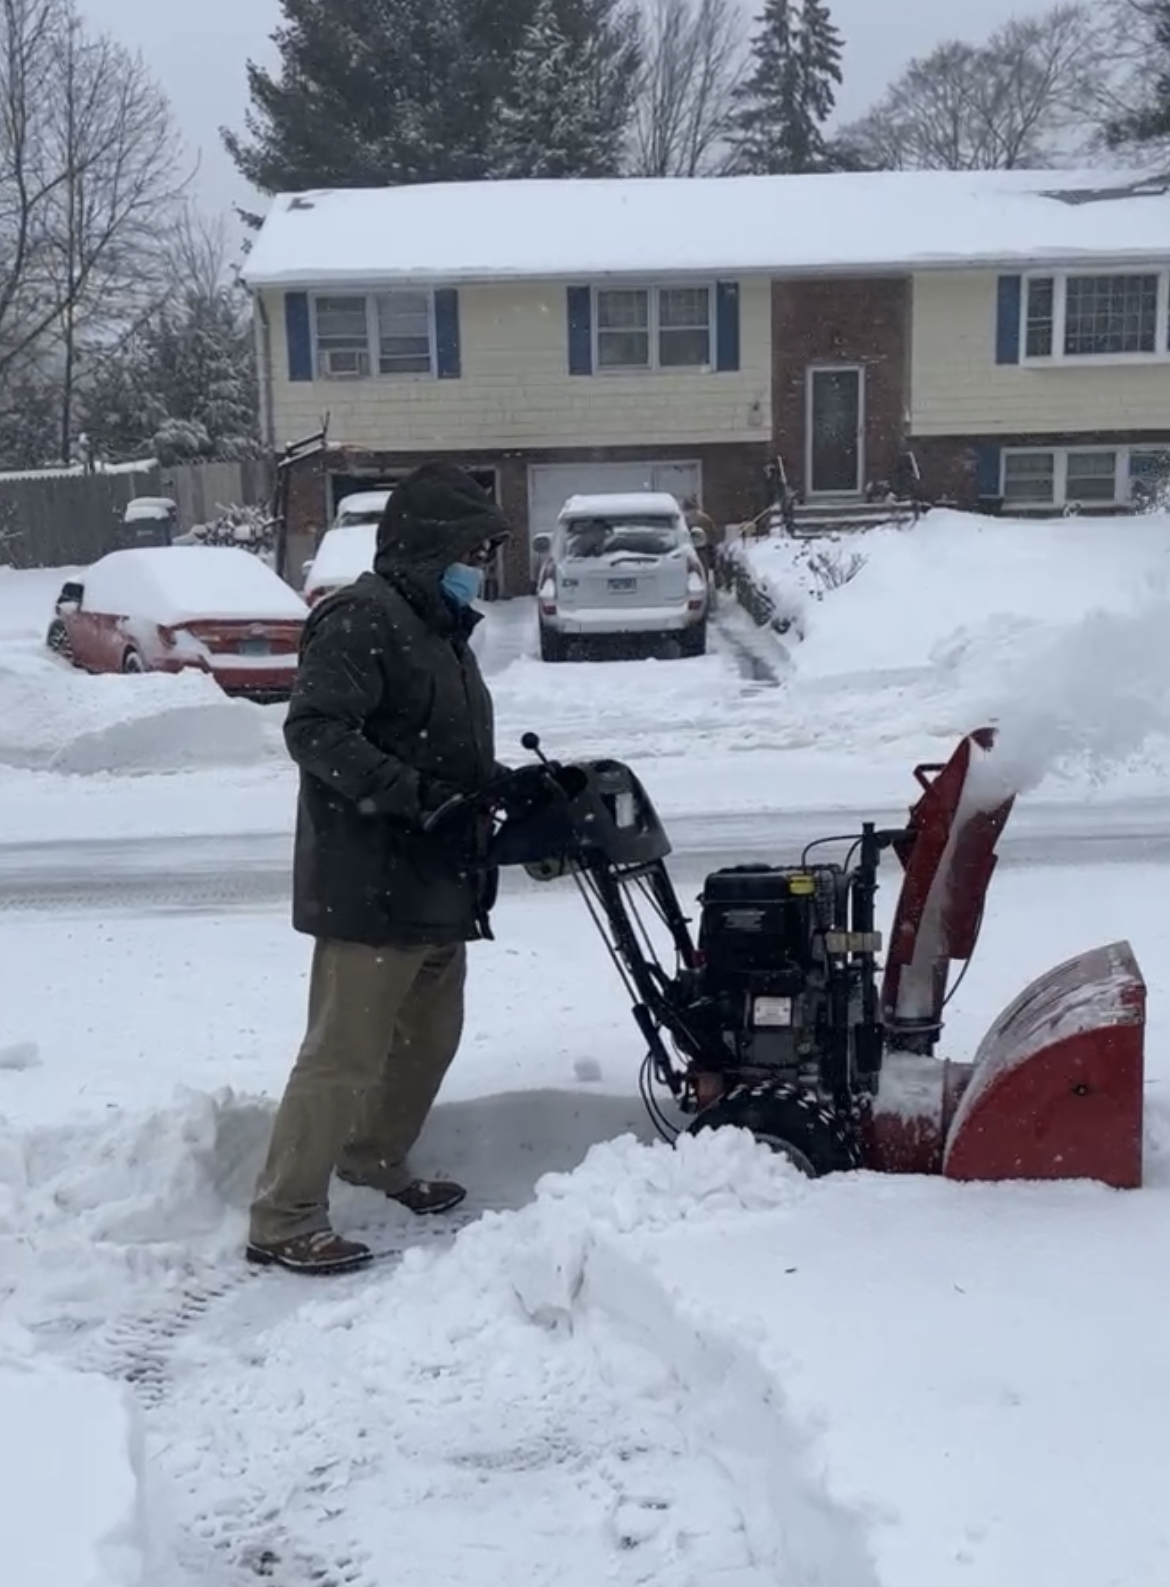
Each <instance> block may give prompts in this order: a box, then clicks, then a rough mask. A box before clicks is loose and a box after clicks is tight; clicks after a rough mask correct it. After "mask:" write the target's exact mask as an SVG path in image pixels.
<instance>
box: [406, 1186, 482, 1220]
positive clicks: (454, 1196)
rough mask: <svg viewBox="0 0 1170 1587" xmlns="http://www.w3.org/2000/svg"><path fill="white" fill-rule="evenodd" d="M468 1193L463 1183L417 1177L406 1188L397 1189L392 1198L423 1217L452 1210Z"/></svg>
mask: <svg viewBox="0 0 1170 1587" xmlns="http://www.w3.org/2000/svg"><path fill="white" fill-rule="evenodd" d="M466 1195H467V1192H466V1190H464V1188H463V1186H462V1185H456V1184H454V1183H453V1182H452V1181H451V1180H449V1179H416V1180H415V1181H414V1183H413V1184H411V1185H407V1187H406V1189H405V1190H399V1191H395V1192H394V1194H393V1195H391V1197H390V1200H391V1201H396V1202H398V1204H399V1205H400V1206H402V1207H406V1208H407V1210H408V1211H410V1212H414V1213H417V1214H418V1215H419V1217H420V1218H421V1217H426V1216H428V1215H432V1216H433V1215H434V1214H435V1213H437V1212H450V1211H451V1208H452V1207H457V1206H458V1205H459V1203H460V1202H461V1201H462V1200H463V1198H464V1197H465V1196H466Z"/></svg>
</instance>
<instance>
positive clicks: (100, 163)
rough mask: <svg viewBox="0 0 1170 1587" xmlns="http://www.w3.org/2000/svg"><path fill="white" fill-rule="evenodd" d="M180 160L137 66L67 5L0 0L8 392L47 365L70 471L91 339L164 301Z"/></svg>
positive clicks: (107, 335) (3, 359)
mask: <svg viewBox="0 0 1170 1587" xmlns="http://www.w3.org/2000/svg"><path fill="white" fill-rule="evenodd" d="M179 159H180V146H179V142H178V139H177V137H176V134H175V131H174V127H173V123H172V119H171V113H170V108H169V106H168V104H167V101H166V99H165V98H164V96H163V95H162V93H161V91H160V90H159V89H158V87H157V86H156V84H155V83H154V82H153V80H152V79H151V77H150V75H149V73H148V72H147V70H146V67H145V66H144V64H143V62H142V60H141V58H140V57H138V56H135V55H131V54H130V53H129V52H128V51H126V50H125V49H124V48H123V47H122V46H121V45H119V44H117V43H115V42H114V41H113V40H111V39H109V38H106V37H104V36H97V37H94V36H91V35H89V34H87V33H86V31H85V30H84V28H83V26H82V24H81V22H80V21H79V19H78V17H77V15H76V13H75V11H74V9H73V5H72V0H0V383H3V382H6V381H8V380H11V379H12V378H14V377H15V376H16V375H17V374H18V373H27V372H29V371H30V370H31V369H38V370H41V371H43V369H44V368H45V366H46V365H51V366H52V368H53V370H54V373H55V375H56V378H57V379H58V380H59V382H60V385H61V389H62V394H63V396H62V416H61V440H62V450H63V455H64V458H65V460H67V458H68V451H69V437H70V431H71V406H72V399H73V389H74V385H75V382H76V378H77V373H78V359H79V354H80V353H81V352H82V350H83V347H84V344H85V342H86V340H88V341H91V342H97V343H101V342H102V341H103V340H108V339H116V338H117V336H118V334H119V331H120V330H121V329H123V328H124V327H126V326H127V325H128V324H130V323H132V322H133V321H134V320H135V319H137V318H139V317H140V316H141V315H142V313H143V312H144V311H145V310H146V308H147V306H148V303H149V302H150V300H151V297H152V294H154V295H156V296H157V294H159V293H160V292H161V291H162V290H163V287H162V280H161V271H162V266H163V264H164V262H165V259H166V248H165V246H164V243H163V239H164V238H166V236H167V233H168V228H169V227H170V225H171V224H172V222H173V220H174V217H175V215H176V212H177V206H178V203H179V200H180V197H181V194H182V190H183V188H184V186H185V183H184V181H183V180H182V179H181V178H180V177H179V175H178V170H179Z"/></svg>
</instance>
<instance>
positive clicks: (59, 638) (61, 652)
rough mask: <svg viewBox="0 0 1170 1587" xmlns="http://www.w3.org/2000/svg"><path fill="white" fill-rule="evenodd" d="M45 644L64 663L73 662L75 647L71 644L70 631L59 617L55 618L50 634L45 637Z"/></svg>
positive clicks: (50, 627)
mask: <svg viewBox="0 0 1170 1587" xmlns="http://www.w3.org/2000/svg"><path fill="white" fill-rule="evenodd" d="M45 644H46V645H47V646H48V648H49V649H50V650H51V651H52V652H53V654H54V655H55V656H60V658H61V660H62V661H68V662H72V661H73V646H72V645H71V644H70V642H69V630H68V629H67V628H66V626H65V624H64V623H63V622H62V621H61V619H60V618H59V617H54V619H53V621H52V622H51V623H50V624H49V632H48V633H47V634H46V635H45Z"/></svg>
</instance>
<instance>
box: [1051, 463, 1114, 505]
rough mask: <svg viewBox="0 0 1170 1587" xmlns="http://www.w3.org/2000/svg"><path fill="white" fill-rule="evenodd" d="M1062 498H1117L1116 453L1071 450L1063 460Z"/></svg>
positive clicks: (1112, 499) (1107, 499)
mask: <svg viewBox="0 0 1170 1587" xmlns="http://www.w3.org/2000/svg"><path fill="white" fill-rule="evenodd" d="M1064 499H1065V501H1108V502H1113V501H1116V500H1117V453H1116V452H1070V453H1069V454H1068V457H1067V458H1066V459H1065V483H1064Z"/></svg>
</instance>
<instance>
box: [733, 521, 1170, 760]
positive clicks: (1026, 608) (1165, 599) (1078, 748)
mask: <svg viewBox="0 0 1170 1587" xmlns="http://www.w3.org/2000/svg"><path fill="white" fill-rule="evenodd" d="M740 554H741V555H742V556H743V557H744V558H746V560H747V562H748V564H749V566H750V567H751V568H752V570H753V572H754V574H755V576H756V577H757V578H759V579H760V580H761V581H763V582H764V583H765V584H766V585H767V587H768V588H769V591H770V592H771V593H772V594H773V596H774V598H775V600H776V602H777V605H778V606H779V607H781V608H782V609H786V610H790V611H792V612H793V613H794V614H795V616H796V623H795V627H796V629H797V631H798V632H799V634H801V635H803V643H799V644H797V645H795V647H794V649H793V651H792V657H793V673H792V675H791V678H790V680H789V685H788V688H787V689H786V691H785V693H786V698H785V707H786V710H787V711H788V713H789V715H790V720H791V721H792V722H794V723H795V722H801V721H803V722H805V723H807V724H808V725H809V726H810V728H811V727H812V725H813V723H814V722H815V723H817V724H819V727H820V732H821V736H822V740H823V742H825V743H826V744H830V743H834V742H836V743H848V744H849V745H850V746H851V747H852V748H853V749H854V750H855V751H858V752H861V753H864V752H866V751H877V752H881V751H882V750H883V749H885V748H886V747H887V746H889V745H891V744H892V743H897V742H900V743H902V744H905V745H907V746H910V745H917V746H921V747H922V748H923V749H926V748H927V747H929V746H930V745H931V743H932V741H933V742H934V743H937V744H938V746H939V749H940V750H941V749H942V748H943V747H944V745H949V744H951V743H953V740H954V738H955V736H956V735H958V734H961V733H963V732H966V731H968V730H969V729H970V728H972V727H974V726H977V725H980V724H982V723H984V722H992V723H995V724H998V725H999V727H1000V733H1001V744H1000V748H1001V751H1002V753H1003V754H1004V755H1005V756H1006V755H1010V756H1012V757H1013V759H1014V760H1015V762H1016V764H1017V770H1018V773H1019V777H1020V779H1021V781H1022V782H1023V783H1024V785H1025V786H1027V787H1033V786H1037V785H1039V784H1041V783H1044V782H1045V780H1046V779H1047V778H1050V777H1053V776H1056V777H1059V776H1064V777H1069V776H1076V775H1079V776H1080V778H1081V779H1082V783H1083V781H1084V780H1085V779H1089V780H1094V779H1096V780H1101V779H1105V778H1108V777H1109V776H1110V775H1114V776H1116V775H1118V774H1121V775H1128V774H1129V773H1130V772H1132V771H1135V770H1141V769H1145V770H1147V771H1151V772H1153V773H1154V774H1155V775H1156V777H1157V778H1158V779H1159V780H1161V781H1163V782H1164V783H1165V782H1170V518H1168V517H1167V516H1165V515H1150V516H1137V517H1126V518H1120V519H1117V518H1114V519H1093V518H1088V517H1081V518H1062V519H1055V520H1045V521H1039V522H1034V521H1026V520H1013V519H989V518H980V517H976V516H973V515H968V514H962V513H953V512H944V511H939V512H932V513H930V514H928V515H927V516H926V517H925V518H924V519H923V520H922V521H921V522H920V523H919V524H917V525H916V526H915V527H913V528H907V529H878V530H873V531H871V532H869V533H867V534H865V535H855V536H839V537H837V538H836V539H826V540H824V541H814V542H794V541H791V540H786V539H783V538H777V539H773V540H765V541H759V542H755V543H749V544H747V545H745V546H744V547H743V548H742V550H741V552H740ZM810 572H811V574H812V577H811V578H810ZM839 580H844V582H838V581H839ZM834 584H835V585H836V586H837V587H832V586H833V585H834ZM923 758H928V757H925V756H924V757H923Z"/></svg>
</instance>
